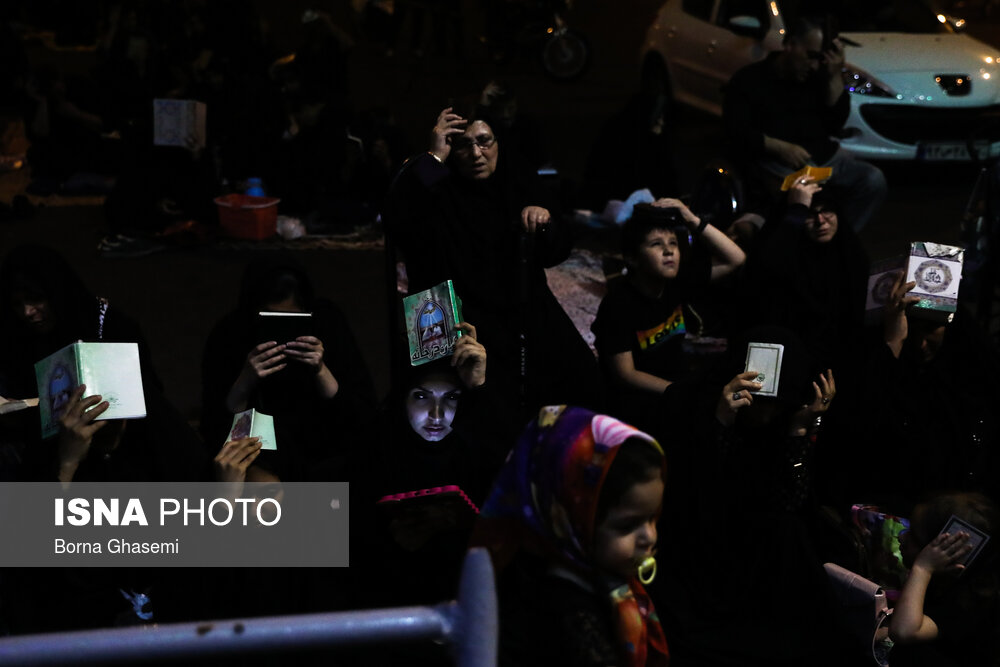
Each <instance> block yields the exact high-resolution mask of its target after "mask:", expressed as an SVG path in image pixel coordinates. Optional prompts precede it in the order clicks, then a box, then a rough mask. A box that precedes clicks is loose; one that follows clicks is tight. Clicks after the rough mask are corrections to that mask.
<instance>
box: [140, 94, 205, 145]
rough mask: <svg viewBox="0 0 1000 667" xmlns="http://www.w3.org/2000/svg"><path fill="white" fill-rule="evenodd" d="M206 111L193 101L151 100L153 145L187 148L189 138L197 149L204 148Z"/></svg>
mask: <svg viewBox="0 0 1000 667" xmlns="http://www.w3.org/2000/svg"><path fill="white" fill-rule="evenodd" d="M207 110H208V108H207V107H206V106H205V104H204V103H203V102H198V101H195V100H167V99H158V100H153V145H154V146H180V147H181V148H187V141H188V137H191V138H193V139H194V141H195V144H196V146H197V147H198V148H204V147H205V145H206V131H205V119H206V115H207V113H206V112H207Z"/></svg>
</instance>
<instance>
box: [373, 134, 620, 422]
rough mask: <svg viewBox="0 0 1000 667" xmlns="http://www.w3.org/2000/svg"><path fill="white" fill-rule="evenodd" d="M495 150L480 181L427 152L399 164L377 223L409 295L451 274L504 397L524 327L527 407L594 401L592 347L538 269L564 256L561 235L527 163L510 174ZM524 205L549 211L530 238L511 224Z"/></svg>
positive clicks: (513, 379) (512, 385)
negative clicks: (392, 247)
mask: <svg viewBox="0 0 1000 667" xmlns="http://www.w3.org/2000/svg"><path fill="white" fill-rule="evenodd" d="M504 156H505V153H504V152H503V148H502V147H501V150H500V156H499V161H498V167H497V170H496V172H495V173H494V174H493V175H492V176H490V178H488V179H486V180H485V181H482V182H479V181H468V180H465V179H463V178H461V177H460V176H458V175H456V174H454V173H453V172H452V170H451V169H450V168H449V167H448V166H446V165H442V164H440V163H439V162H438V161H437V160H435V159H434V158H433V157H431V156H430V155H427V154H423V155H420V156H417V157H416V158H413V159H412V160H411V161H410V162H409V163H408V166H407V167H404V170H403V171H402V172H401V173H400V175H399V177H398V179H397V181H396V184H395V185H394V187H393V191H392V192H391V193H390V198H389V205H388V209H387V211H386V222H387V224H388V231H389V233H390V236H391V239H392V241H393V242H394V243H395V244H396V246H397V247H398V249H399V250H400V251H401V252H402V254H403V257H404V260H405V262H406V268H407V275H408V278H409V289H410V293H411V294H412V293H415V292H418V291H420V290H423V289H427V288H429V287H432V286H434V285H437V284H438V283H441V282H443V281H445V280H447V279H451V280H453V281H454V283H455V291H456V293H457V294H458V295H459V296H460V297H461V299H462V304H463V310H464V316H465V319H466V320H467V321H468V322H470V323H472V324H474V325H475V326H476V328H477V331H478V333H479V339H480V341H481V342H482V343H483V345H484V346H485V347H486V349H487V350H488V351H489V355H490V368H491V380H490V381H491V382H492V383H495V384H497V385H499V386H500V387H504V388H506V390H504V389H500V390H499V391H500V392H501V393H503V394H505V395H508V396H516V395H517V387H518V369H519V368H520V366H521V354H520V350H521V344H520V342H519V334H520V333H522V332H523V333H524V334H525V336H526V339H527V342H526V345H527V350H528V352H527V365H528V369H529V370H528V373H527V375H528V378H529V399H528V403H529V408H528V411H527V413H528V414H531V413H533V411H534V410H533V408H532V407H531V406H532V405H533V406H535V407H538V406H540V405H543V404H548V403H574V404H577V405H589V406H593V405H594V403H595V402H599V400H600V399H599V388H598V385H599V377H598V374H597V368H596V363H595V362H594V358H593V354H591V352H590V350H589V349H588V348H587V346H586V344H585V343H584V342H583V339H582V338H581V337H580V335H579V334H578V333H577V331H576V329H575V327H574V326H573V323H572V322H571V321H570V319H569V317H568V316H567V315H566V313H565V312H564V311H563V310H562V307H561V306H560V305H559V302H558V301H557V300H556V298H555V296H554V295H553V294H552V292H551V290H549V287H548V284H547V282H546V278H545V271H544V268H545V267H548V266H554V265H556V264H558V263H559V262H561V261H563V260H564V259H566V257H567V256H568V254H569V250H570V243H569V239H568V237H567V236H566V235H565V234H564V233H562V231H561V229H560V227H561V225H560V222H559V216H558V214H557V212H556V210H555V209H554V207H553V206H552V205H551V204H549V203H548V202H547V201H546V198H545V197H544V196H543V194H542V193H541V192H540V190H539V188H538V186H537V183H536V179H535V178H534V176H533V175H532V174H531V172H530V170H529V171H519V170H518V169H517V167H516V162H515V160H514V158H505V157H504ZM512 163H515V164H512ZM529 205H534V206H544V207H545V208H548V209H549V210H550V212H551V213H552V221H551V222H550V223H549V224H548V225H546V226H544V227H542V228H541V229H539V230H538V231H537V232H536V233H535V234H532V235H529V234H525V233H522V232H521V231H520V230H521V222H520V216H521V210H522V209H523V208H524V207H525V206H529ZM492 369H496V371H493V370H492Z"/></svg>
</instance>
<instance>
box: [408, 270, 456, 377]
mask: <svg viewBox="0 0 1000 667" xmlns="http://www.w3.org/2000/svg"><path fill="white" fill-rule="evenodd" d="M403 319H404V320H405V321H406V337H407V339H408V340H409V343H410V365H411V366H419V365H420V364H426V363H427V362H428V361H434V360H435V359H440V358H441V357H447V356H450V355H451V354H452V353H453V352H454V351H455V342H456V341H457V340H458V337H459V336H461V335H462V334H461V332H460V331H457V330H456V329H455V325H456V324H458V323H459V322H461V321H462V300H461V299H460V298H459V297H458V295H457V294H455V286H454V285H453V284H452V282H451V281H450V280H446V281H444V282H443V283H441V284H440V285H435V286H434V287H432V288H430V289H427V290H424V291H423V292H417V293H416V294H411V295H410V296H408V297H404V298H403Z"/></svg>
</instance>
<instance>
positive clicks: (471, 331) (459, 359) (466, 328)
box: [451, 322, 486, 389]
mask: <svg viewBox="0 0 1000 667" xmlns="http://www.w3.org/2000/svg"><path fill="white" fill-rule="evenodd" d="M456 328H457V329H458V330H459V331H461V332H462V335H461V337H460V338H459V339H458V341H457V342H456V343H455V352H454V354H452V357H451V365H452V366H453V367H454V368H455V370H456V371H457V372H458V377H459V379H461V380H462V384H464V385H465V386H466V387H468V388H470V389H471V388H472V387H479V386H481V385H483V384H484V383H485V382H486V348H485V347H483V345H482V343H480V342H479V341H478V340H476V327H474V326H472V325H471V324H469V323H468V322H459V323H458V324H457V325H456Z"/></svg>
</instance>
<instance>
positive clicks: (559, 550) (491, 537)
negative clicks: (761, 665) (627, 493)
mask: <svg viewBox="0 0 1000 667" xmlns="http://www.w3.org/2000/svg"><path fill="white" fill-rule="evenodd" d="M629 438H638V439H641V440H644V441H646V442H648V443H649V444H650V445H651V446H653V447H655V448H656V450H657V451H658V452H659V453H660V454H661V455H662V454H663V450H662V449H661V448H660V445H659V444H658V443H657V442H656V440H654V439H653V438H652V437H650V436H649V435H647V434H646V433H643V432H642V431H639V430H638V429H636V428H635V427H633V426H629V425H628V424H624V423H622V422H620V421H618V420H617V419H614V418H613V417H609V416H607V415H599V414H595V413H593V412H590V411H589V410H584V409H582V408H574V407H567V406H548V407H545V408H542V410H541V411H540V412H539V414H538V418H537V419H536V420H535V421H534V422H532V423H531V424H530V425H529V426H528V428H527V430H526V431H525V432H524V434H523V435H522V436H521V439H520V440H519V441H518V443H517V445H516V446H515V447H514V449H513V451H512V452H511V453H510V456H509V457H508V459H507V462H506V463H505V464H504V467H503V468H502V469H501V471H500V474H499V476H498V477H497V481H496V483H495V484H494V486H493V491H492V492H491V493H490V496H489V498H488V499H487V500H486V503H485V504H484V505H483V508H482V511H481V513H480V521H479V523H478V525H477V527H476V532H475V535H474V536H473V542H474V543H477V544H482V545H484V546H486V547H488V548H489V549H490V551H491V552H492V553H493V557H494V562H495V563H496V565H497V568H498V569H501V568H503V567H504V566H505V565H506V564H507V563H508V562H509V561H510V559H511V558H512V557H513V556H514V554H515V553H516V552H517V551H518V550H519V549H521V548H524V549H527V550H530V551H534V552H535V553H538V554H541V555H543V556H545V557H547V558H548V559H549V560H551V561H553V562H555V563H557V564H559V565H562V566H565V567H568V568H569V569H571V570H572V571H574V572H575V573H577V574H579V575H580V576H582V577H584V578H585V579H588V580H590V581H593V582H594V583H595V584H598V585H599V584H600V582H601V577H600V573H599V572H597V571H596V570H595V569H594V567H593V565H592V563H591V561H590V554H591V552H592V549H593V539H594V530H595V527H596V526H595V516H596V513H597V504H598V498H599V497H600V493H601V488H602V487H603V485H604V480H605V478H606V477H607V474H608V470H609V469H610V468H611V464H612V462H613V461H614V458H615V455H616V454H617V453H618V448H619V447H620V446H621V444H622V443H623V442H625V441H626V440H628V439H629ZM609 595H610V603H611V604H612V605H613V606H614V609H615V611H616V613H615V619H616V624H617V632H618V638H619V642H620V645H621V648H622V653H623V656H624V658H625V659H626V661H627V662H626V664H628V665H630V666H640V665H657V666H658V665H667V664H668V663H669V653H668V651H667V643H666V639H665V638H664V636H663V629H662V628H661V627H660V623H659V619H658V618H657V615H656V611H655V609H654V608H653V604H652V602H651V601H650V599H649V596H648V595H647V594H646V591H645V589H644V588H643V587H642V584H641V583H640V582H639V581H638V579H636V578H635V577H633V578H632V580H631V581H629V582H627V583H625V584H624V585H619V586H617V587H616V588H614V590H612V591H611V592H610V593H609Z"/></svg>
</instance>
